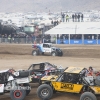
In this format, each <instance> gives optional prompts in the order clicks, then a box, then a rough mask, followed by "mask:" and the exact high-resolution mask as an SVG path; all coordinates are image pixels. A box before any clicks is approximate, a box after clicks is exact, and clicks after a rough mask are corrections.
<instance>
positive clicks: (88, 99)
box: [80, 92, 97, 100]
mask: <svg viewBox="0 0 100 100" xmlns="http://www.w3.org/2000/svg"><path fill="white" fill-rule="evenodd" d="M80 100H97V98H96V96H95V95H94V94H93V93H91V92H84V93H83V94H82V95H81V97H80Z"/></svg>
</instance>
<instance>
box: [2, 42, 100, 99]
mask: <svg viewBox="0 0 100 100" xmlns="http://www.w3.org/2000/svg"><path fill="white" fill-rule="evenodd" d="M57 47H60V48H62V50H63V52H64V56H63V57H51V56H49V55H48V56H37V57H33V56H32V55H31V52H32V46H31V45H25V44H24V45H23V44H20V45H19V44H0V69H7V68H14V69H16V70H17V69H27V68H28V67H29V66H30V65H31V64H32V63H38V62H45V61H47V62H50V63H53V64H56V65H58V66H60V65H61V66H63V67H66V66H77V67H89V66H93V67H95V68H96V69H100V46H94V45H92V46H90V45H86V46H84V45H76V46H74V45H57ZM32 87H33V88H32V91H31V93H30V94H29V96H27V97H26V98H25V100H39V99H38V98H37V95H36V89H37V87H38V84H32ZM3 99H5V100H10V98H9V96H8V95H5V96H3V95H0V100H3ZM61 99H63V100H79V95H74V94H67V93H57V94H55V95H54V96H53V97H52V99H51V100H61ZM99 99H100V98H98V100H99Z"/></svg>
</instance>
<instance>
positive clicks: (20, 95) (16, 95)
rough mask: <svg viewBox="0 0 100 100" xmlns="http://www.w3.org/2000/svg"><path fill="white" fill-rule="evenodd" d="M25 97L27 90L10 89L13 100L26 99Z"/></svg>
mask: <svg viewBox="0 0 100 100" xmlns="http://www.w3.org/2000/svg"><path fill="white" fill-rule="evenodd" d="M25 97H26V91H25V90H11V91H10V98H11V100H24V98H25Z"/></svg>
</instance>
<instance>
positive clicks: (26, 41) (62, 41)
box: [0, 38, 100, 45]
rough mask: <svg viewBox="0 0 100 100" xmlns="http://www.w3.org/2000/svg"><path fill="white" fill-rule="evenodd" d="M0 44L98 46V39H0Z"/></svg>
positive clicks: (99, 41)
mask: <svg viewBox="0 0 100 100" xmlns="http://www.w3.org/2000/svg"><path fill="white" fill-rule="evenodd" d="M0 43H19V44H33V43H52V44H99V45H100V39H84V40H82V39H70V40H69V39H42V38H35V39H34V38H0Z"/></svg>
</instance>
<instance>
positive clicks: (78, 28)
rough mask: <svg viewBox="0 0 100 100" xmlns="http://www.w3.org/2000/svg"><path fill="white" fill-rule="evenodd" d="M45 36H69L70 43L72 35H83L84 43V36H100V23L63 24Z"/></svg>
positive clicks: (47, 32)
mask: <svg viewBox="0 0 100 100" xmlns="http://www.w3.org/2000/svg"><path fill="white" fill-rule="evenodd" d="M44 34H52V35H56V36H57V34H59V35H60V34H68V35H69V43H70V34H82V41H84V34H96V35H98V34H100V22H62V23H61V24H59V25H57V26H56V27H54V28H52V29H50V30H49V31H46V32H45V33H44ZM97 40H98V36H97ZM56 43H57V41H56Z"/></svg>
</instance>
